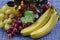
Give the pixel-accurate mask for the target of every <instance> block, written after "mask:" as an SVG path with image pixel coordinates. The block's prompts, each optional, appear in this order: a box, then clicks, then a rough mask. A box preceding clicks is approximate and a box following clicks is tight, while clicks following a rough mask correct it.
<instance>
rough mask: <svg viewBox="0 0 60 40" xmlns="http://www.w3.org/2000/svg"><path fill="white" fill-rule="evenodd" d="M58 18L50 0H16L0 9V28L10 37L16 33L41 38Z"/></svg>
mask: <svg viewBox="0 0 60 40" xmlns="http://www.w3.org/2000/svg"><path fill="white" fill-rule="evenodd" d="M58 18H59V16H58V12H57V11H56V9H55V8H54V7H53V6H51V5H50V4H49V2H48V0H23V1H22V0H14V1H9V2H7V3H6V4H5V5H4V6H3V7H2V8H1V9H0V28H2V29H3V30H5V31H6V32H7V36H8V38H12V37H14V36H16V35H23V36H31V37H32V38H40V37H43V36H44V35H46V34H48V33H49V32H50V31H51V30H52V29H53V28H54V26H55V25H56V23H57V22H58Z"/></svg>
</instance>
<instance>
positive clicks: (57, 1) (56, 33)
mask: <svg viewBox="0 0 60 40" xmlns="http://www.w3.org/2000/svg"><path fill="white" fill-rule="evenodd" d="M7 1H9V0H0V8H1V7H2V6H3V5H4V4H6V2H7ZM50 3H51V5H53V6H55V8H56V9H57V10H58V12H60V0H50ZM0 40H35V39H32V38H30V37H23V36H21V35H20V36H16V37H14V38H12V39H8V38H7V34H6V32H5V31H4V30H2V29H0ZM37 40H60V20H59V21H58V23H57V24H56V26H55V28H54V29H53V30H52V31H51V32H50V33H49V34H48V35H46V36H44V37H42V38H40V39H37Z"/></svg>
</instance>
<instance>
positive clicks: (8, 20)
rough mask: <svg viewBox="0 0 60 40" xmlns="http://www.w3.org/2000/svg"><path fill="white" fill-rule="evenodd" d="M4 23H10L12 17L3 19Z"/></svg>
mask: <svg viewBox="0 0 60 40" xmlns="http://www.w3.org/2000/svg"><path fill="white" fill-rule="evenodd" d="M4 23H12V19H11V18H8V19H5V20H4Z"/></svg>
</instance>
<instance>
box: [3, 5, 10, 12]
mask: <svg viewBox="0 0 60 40" xmlns="http://www.w3.org/2000/svg"><path fill="white" fill-rule="evenodd" d="M10 8H11V7H9V6H7V5H4V6H3V7H2V11H3V12H5V11H6V10H7V9H10Z"/></svg>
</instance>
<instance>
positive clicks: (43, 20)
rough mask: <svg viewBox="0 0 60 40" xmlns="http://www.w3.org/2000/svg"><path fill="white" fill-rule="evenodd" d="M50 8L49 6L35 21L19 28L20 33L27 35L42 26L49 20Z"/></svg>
mask: <svg viewBox="0 0 60 40" xmlns="http://www.w3.org/2000/svg"><path fill="white" fill-rule="evenodd" d="M50 9H51V8H49V9H48V10H47V11H46V12H45V13H44V14H43V15H42V16H41V17H40V18H39V19H38V20H37V21H36V22H35V23H33V24H32V25H31V26H29V27H27V28H24V29H23V30H21V34H22V35H23V36H28V35H30V33H31V32H33V31H35V30H38V29H40V28H41V27H42V26H44V25H45V24H46V23H47V21H48V20H49V18H50V16H51V13H50Z"/></svg>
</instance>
